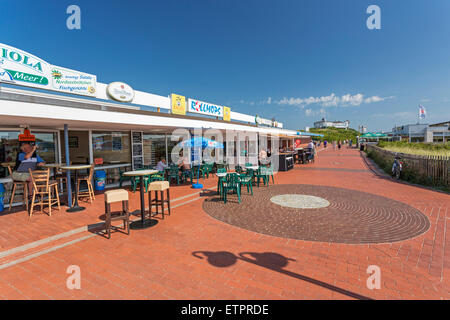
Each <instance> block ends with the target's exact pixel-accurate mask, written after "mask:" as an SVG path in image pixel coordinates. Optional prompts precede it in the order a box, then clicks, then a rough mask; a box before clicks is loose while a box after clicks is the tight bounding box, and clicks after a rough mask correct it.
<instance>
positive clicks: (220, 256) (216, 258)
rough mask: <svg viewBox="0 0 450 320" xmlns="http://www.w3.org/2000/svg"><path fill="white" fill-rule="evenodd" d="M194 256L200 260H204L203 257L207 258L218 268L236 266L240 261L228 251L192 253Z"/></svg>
mask: <svg viewBox="0 0 450 320" xmlns="http://www.w3.org/2000/svg"><path fill="white" fill-rule="evenodd" d="M192 255H193V256H194V257H196V258H198V259H203V257H202V256H201V255H203V256H205V257H206V259H207V261H208V263H209V264H211V265H213V266H215V267H218V268H226V267H230V266H232V265H234V264H235V263H236V261H237V259H238V257H237V256H235V255H234V254H232V253H231V252H226V251H218V252H211V251H195V252H192Z"/></svg>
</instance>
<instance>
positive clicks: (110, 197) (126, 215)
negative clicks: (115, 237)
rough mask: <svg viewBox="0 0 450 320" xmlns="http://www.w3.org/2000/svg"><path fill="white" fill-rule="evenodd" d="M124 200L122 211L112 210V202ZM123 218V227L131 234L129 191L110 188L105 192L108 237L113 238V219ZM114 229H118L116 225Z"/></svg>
mask: <svg viewBox="0 0 450 320" xmlns="http://www.w3.org/2000/svg"><path fill="white" fill-rule="evenodd" d="M114 202H122V211H121V212H119V213H112V212H111V203H114ZM117 220H122V221H123V229H124V230H126V231H127V232H126V233H127V234H128V235H129V234H130V210H129V204H128V192H127V191H126V190H124V189H117V190H110V191H106V192H105V230H106V233H107V234H108V239H110V238H111V229H112V228H113V227H112V225H111V222H112V221H117ZM114 229H117V228H115V227H114Z"/></svg>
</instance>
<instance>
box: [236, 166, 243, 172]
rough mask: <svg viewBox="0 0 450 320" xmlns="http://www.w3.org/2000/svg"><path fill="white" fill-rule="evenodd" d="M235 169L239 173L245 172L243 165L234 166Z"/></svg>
mask: <svg viewBox="0 0 450 320" xmlns="http://www.w3.org/2000/svg"><path fill="white" fill-rule="evenodd" d="M234 171H236V172H237V173H239V174H241V173H242V172H243V170H242V167H241V166H234Z"/></svg>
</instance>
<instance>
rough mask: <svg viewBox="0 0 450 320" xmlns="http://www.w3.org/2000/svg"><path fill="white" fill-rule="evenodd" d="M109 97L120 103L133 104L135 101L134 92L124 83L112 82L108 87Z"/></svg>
mask: <svg viewBox="0 0 450 320" xmlns="http://www.w3.org/2000/svg"><path fill="white" fill-rule="evenodd" d="M106 93H107V94H108V96H109V97H110V98H111V99H113V100H116V101H119V102H131V101H133V99H134V90H133V88H132V87H130V86H129V85H128V84H126V83H124V82H112V83H110V84H108V86H107V87H106Z"/></svg>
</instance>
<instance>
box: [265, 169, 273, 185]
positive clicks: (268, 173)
mask: <svg viewBox="0 0 450 320" xmlns="http://www.w3.org/2000/svg"><path fill="white" fill-rule="evenodd" d="M266 176H267V185H269V182H270V177H272V183H273V184H275V178H274V177H273V168H272V167H269V168H267V169H266Z"/></svg>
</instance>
